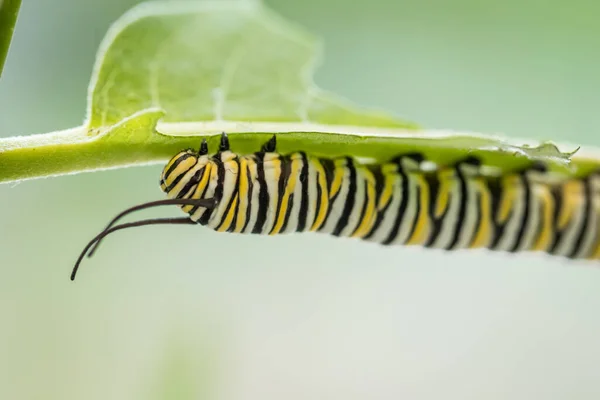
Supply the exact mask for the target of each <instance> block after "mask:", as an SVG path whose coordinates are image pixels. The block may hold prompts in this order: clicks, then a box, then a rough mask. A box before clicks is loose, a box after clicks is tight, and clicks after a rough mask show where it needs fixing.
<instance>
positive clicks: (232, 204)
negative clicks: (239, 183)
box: [217, 193, 239, 232]
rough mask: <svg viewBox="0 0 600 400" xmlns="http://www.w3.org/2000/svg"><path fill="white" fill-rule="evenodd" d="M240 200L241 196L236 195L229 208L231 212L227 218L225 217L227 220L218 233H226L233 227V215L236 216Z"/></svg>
mask: <svg viewBox="0 0 600 400" xmlns="http://www.w3.org/2000/svg"><path fill="white" fill-rule="evenodd" d="M238 198H239V194H238V193H236V195H235V197H234V198H233V202H232V203H231V207H230V208H229V211H228V212H227V216H226V217H225V220H224V221H223V223H222V224H221V226H220V227H219V228H218V229H217V231H218V232H225V231H226V230H227V229H229V227H230V226H231V223H232V222H233V215H234V214H235V209H236V207H237V203H238Z"/></svg>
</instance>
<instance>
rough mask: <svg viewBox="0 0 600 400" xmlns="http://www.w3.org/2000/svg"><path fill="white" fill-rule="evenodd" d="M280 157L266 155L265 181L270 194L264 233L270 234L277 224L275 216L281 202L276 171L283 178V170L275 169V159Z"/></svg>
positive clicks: (264, 166)
mask: <svg viewBox="0 0 600 400" xmlns="http://www.w3.org/2000/svg"><path fill="white" fill-rule="evenodd" d="M278 158H279V157H278V155H277V154H275V153H267V154H265V158H264V163H263V168H264V171H265V181H266V182H267V188H268V192H269V208H268V210H267V218H266V220H265V224H264V225H263V230H262V233H265V234H267V233H269V232H270V231H271V229H273V225H274V224H275V216H276V214H277V202H278V200H279V179H276V175H275V171H279V172H280V174H279V175H278V176H279V177H281V171H282V168H280V167H275V165H274V163H273V161H272V160H273V159H278Z"/></svg>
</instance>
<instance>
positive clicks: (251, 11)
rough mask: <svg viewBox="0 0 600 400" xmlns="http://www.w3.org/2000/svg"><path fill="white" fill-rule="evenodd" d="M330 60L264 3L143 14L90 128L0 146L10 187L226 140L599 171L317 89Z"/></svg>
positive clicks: (92, 101)
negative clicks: (322, 64)
mask: <svg viewBox="0 0 600 400" xmlns="http://www.w3.org/2000/svg"><path fill="white" fill-rule="evenodd" d="M320 54H321V46H320V45H319V42H318V40H317V39H316V38H314V37H313V36H312V35H311V34H310V33H308V32H306V31H305V30H304V29H303V28H301V27H298V26H295V25H293V24H292V23H291V22H289V21H285V20H283V19H282V18H281V17H279V16H278V15H276V14H274V13H273V12H271V11H270V10H268V9H267V8H266V7H265V6H262V5H260V4H259V3H258V2H227V1H220V2H192V1H185V2H152V3H145V4H142V5H140V6H137V7H135V8H134V9H132V10H131V11H130V12H128V13H126V15H124V16H123V17H122V18H120V19H119V20H118V21H117V22H116V23H115V24H114V25H113V27H111V29H110V31H109V32H108V34H107V35H106V38H105V40H104V42H103V44H102V46H101V48H100V50H99V52H98V57H97V61H96V66H95V68H94V71H93V74H92V80H91V83H90V88H89V97H88V111H87V118H86V122H85V124H84V125H83V126H81V127H78V128H73V129H70V130H66V131H63V132H55V133H49V134H41V135H34V136H25V137H13V138H8V139H0V182H10V181H16V180H23V179H31V178H38V177H43V176H55V175H61V174H69V173H78V172H83V171H93V170H100V169H106V168H120V167H126V166H134V165H147V164H151V163H163V162H166V161H167V160H168V159H169V158H170V157H171V156H172V155H174V154H175V153H177V152H178V151H179V150H181V149H183V148H189V147H194V148H195V147H197V146H198V145H199V143H200V141H201V139H202V138H206V139H207V140H208V142H209V148H210V149H211V150H212V151H215V150H216V148H217V144H218V140H219V135H220V133H221V132H222V131H226V132H227V133H228V134H229V138H230V142H231V146H232V150H234V151H236V152H239V153H250V152H254V151H257V150H258V149H259V148H260V147H261V145H262V144H263V143H264V142H265V141H266V140H268V139H269V138H270V136H271V135H272V134H273V133H277V134H278V140H277V142H278V151H280V152H284V153H285V152H291V151H297V150H303V151H306V152H307V153H310V154H314V155H318V156H330V157H335V156H345V155H353V156H356V157H361V158H366V159H370V160H373V161H385V160H388V159H390V158H392V157H394V156H396V155H398V154H402V153H406V152H413V151H420V152H422V153H423V154H424V155H425V156H426V157H428V158H429V159H430V160H432V161H434V162H436V163H440V164H451V163H453V162H455V161H457V160H460V159H461V158H464V157H465V156H468V155H474V156H478V157H480V158H481V159H482V161H483V162H484V163H485V164H489V165H492V166H496V167H498V168H500V169H501V170H503V171H510V170H515V169H519V168H524V167H527V166H528V165H530V164H531V163H533V162H534V161H536V160H537V161H542V162H545V163H547V164H548V165H549V167H550V168H551V169H555V170H559V171H562V172H566V173H569V174H585V173H587V172H589V171H590V170H592V169H595V168H598V167H599V165H600V156H597V154H598V153H593V155H592V158H589V157H586V156H585V153H583V152H580V153H577V154H576V155H575V157H571V154H570V153H565V152H563V151H560V150H558V148H557V147H555V146H548V145H542V146H541V147H537V146H536V145H535V144H534V145H533V146H532V147H525V146H520V145H518V144H517V145H515V144H514V143H508V142H507V141H506V140H503V139H500V138H494V137H490V136H485V135H478V134H459V133H454V132H435V131H427V130H422V129H420V128H418V127H417V126H416V125H415V124H414V123H410V122H406V121H404V120H402V119H400V118H398V117H396V116H394V115H392V114H389V113H386V112H383V111H379V110H374V109H369V108H364V107H359V106H357V105H355V104H353V103H351V102H350V101H348V100H346V99H343V98H341V97H339V96H337V95H335V94H332V93H330V92H327V91H324V90H322V89H319V88H318V87H316V85H315V84H314V82H313V80H312V76H313V72H314V70H315V69H316V67H317V60H318V59H319V56H320ZM359 56H360V55H358V54H357V57H359ZM357 78H358V77H357ZM521 144H523V143H521ZM567 150H570V151H572V150H573V148H568V149H567Z"/></svg>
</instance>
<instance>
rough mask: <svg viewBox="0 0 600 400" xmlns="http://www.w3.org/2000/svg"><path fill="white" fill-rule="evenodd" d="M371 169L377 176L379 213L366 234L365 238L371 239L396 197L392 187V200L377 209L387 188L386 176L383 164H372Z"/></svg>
mask: <svg viewBox="0 0 600 400" xmlns="http://www.w3.org/2000/svg"><path fill="white" fill-rule="evenodd" d="M370 169H371V173H373V176H374V177H375V212H376V213H377V218H375V222H374V223H373V226H371V230H370V231H369V232H368V233H367V234H366V235H365V237H364V239H370V238H372V237H373V235H374V234H375V232H377V229H379V226H380V225H381V222H382V221H383V217H384V216H385V212H386V210H387V209H388V207H389V206H390V204H392V200H393V199H394V192H393V188H392V196H391V197H390V200H389V201H388V203H387V204H386V205H385V207H384V208H383V209H382V210H381V211H379V210H378V209H377V207H378V205H379V201H380V199H381V196H382V195H383V191H384V189H385V176H384V175H383V172H382V171H381V170H382V166H381V165H376V166H372V167H370Z"/></svg>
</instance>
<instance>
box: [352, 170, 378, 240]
mask: <svg viewBox="0 0 600 400" xmlns="http://www.w3.org/2000/svg"><path fill="white" fill-rule="evenodd" d="M362 173H363V179H365V185H367V208H366V210H365V215H363V216H362V221H361V223H360V225H359V226H358V228H357V229H356V231H355V232H354V234H353V235H352V237H363V236H365V235H366V234H367V233H369V231H370V230H371V227H372V226H373V223H375V215H376V213H375V202H376V200H377V199H376V196H377V194H376V193H375V177H374V176H373V173H372V172H371V171H370V170H369V169H368V168H364V167H363V171H362Z"/></svg>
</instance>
